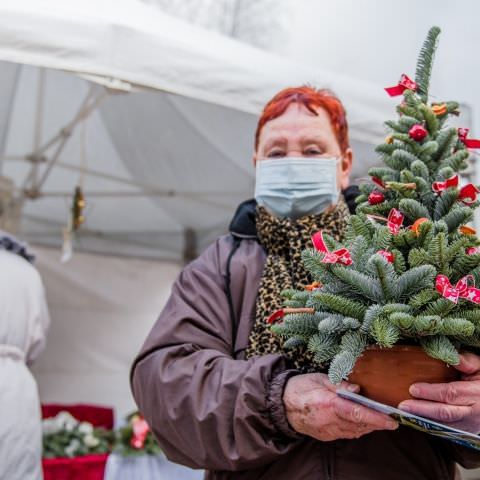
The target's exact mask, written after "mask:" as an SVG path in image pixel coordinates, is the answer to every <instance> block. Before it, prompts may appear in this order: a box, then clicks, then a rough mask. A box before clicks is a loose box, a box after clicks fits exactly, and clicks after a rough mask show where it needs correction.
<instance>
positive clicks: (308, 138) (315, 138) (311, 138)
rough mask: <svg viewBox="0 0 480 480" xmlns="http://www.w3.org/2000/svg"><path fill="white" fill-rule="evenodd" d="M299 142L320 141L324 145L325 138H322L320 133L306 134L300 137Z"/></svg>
mask: <svg viewBox="0 0 480 480" xmlns="http://www.w3.org/2000/svg"><path fill="white" fill-rule="evenodd" d="M301 142H302V143H303V144H307V143H321V144H322V145H324V144H325V143H326V141H325V138H323V137H322V136H321V135H307V136H305V137H302V138H301Z"/></svg>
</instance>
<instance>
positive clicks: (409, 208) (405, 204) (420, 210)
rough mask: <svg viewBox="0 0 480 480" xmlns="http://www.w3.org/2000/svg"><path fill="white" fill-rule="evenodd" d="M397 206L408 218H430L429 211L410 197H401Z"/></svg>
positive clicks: (413, 219)
mask: <svg viewBox="0 0 480 480" xmlns="http://www.w3.org/2000/svg"><path fill="white" fill-rule="evenodd" d="M399 208H400V211H401V212H402V213H404V214H405V215H406V216H407V217H408V218H409V219H410V220H412V221H415V220H417V219H418V218H428V219H429V220H430V212H429V211H428V209H427V207H425V205H422V204H421V203H420V202H418V201H417V200H413V199H411V198H403V199H402V200H400V203H399Z"/></svg>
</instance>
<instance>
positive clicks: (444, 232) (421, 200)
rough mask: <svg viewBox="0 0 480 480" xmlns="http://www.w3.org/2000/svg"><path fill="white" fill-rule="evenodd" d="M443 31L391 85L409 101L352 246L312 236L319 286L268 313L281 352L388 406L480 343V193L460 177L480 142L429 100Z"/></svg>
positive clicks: (451, 107) (309, 258)
mask: <svg viewBox="0 0 480 480" xmlns="http://www.w3.org/2000/svg"><path fill="white" fill-rule="evenodd" d="M439 33H440V29H439V28H438V27H433V28H432V29H430V31H429V33H428V36H427V38H426V40H425V42H424V45H423V47H422V49H421V51H420V55H419V59H418V63H417V69H416V75H415V81H412V80H411V79H409V78H408V77H407V76H406V75H402V78H401V80H400V82H399V84H398V85H397V86H395V87H390V88H387V89H386V90H387V92H388V93H389V94H390V95H391V96H394V95H402V96H403V101H402V102H401V103H400V105H399V106H398V107H397V113H398V118H397V119H396V120H394V121H388V122H386V125H387V127H388V128H389V130H390V131H391V134H390V135H389V136H388V137H387V138H386V139H385V142H384V143H382V144H381V145H379V146H378V147H377V148H376V151H377V153H378V154H379V155H380V156H381V158H382V161H383V165H382V166H380V167H374V168H371V169H370V170H369V175H370V176H371V180H372V182H371V183H368V184H364V185H361V187H360V189H361V192H362V194H361V195H360V196H359V197H358V199H357V202H358V207H357V211H356V214H355V215H353V216H351V217H350V219H349V224H348V229H347V233H346V236H345V239H344V242H342V243H337V242H336V241H335V240H334V239H332V238H331V237H329V236H328V235H323V234H322V232H317V233H315V234H314V235H313V236H312V241H313V246H314V248H312V249H308V250H306V251H304V252H303V262H304V264H305V266H306V268H307V270H308V271H309V273H310V275H311V277H312V279H313V280H314V282H313V283H312V285H310V286H308V287H307V288H306V289H305V290H302V291H297V290H287V291H285V292H284V296H285V298H286V300H285V308H284V309H282V310H281V311H278V312H275V313H274V314H273V315H272V316H271V317H270V319H269V321H270V322H271V323H274V325H272V330H273V332H274V333H275V334H277V335H280V336H281V337H282V338H283V339H284V348H296V347H298V346H299V345H306V346H307V348H308V350H309V351H311V352H312V353H313V354H314V361H315V363H316V364H317V365H318V366H319V368H325V367H326V366H327V365H328V375H329V378H330V380H331V381H332V382H333V383H335V384H337V383H339V382H340V381H341V380H342V379H349V380H350V381H352V382H355V383H358V384H360V386H361V387H362V391H363V393H364V394H365V395H367V396H370V397H371V398H374V399H376V400H379V401H383V402H385V403H389V404H392V405H396V404H397V403H399V402H400V401H401V400H404V399H406V398H409V394H408V387H409V385H410V384H412V383H414V382H415V381H430V382H439V381H449V380H452V379H453V378H455V372H456V370H455V369H454V368H451V367H449V365H456V364H458V363H459V351H460V350H461V349H471V348H475V347H478V346H480V308H479V307H478V304H479V303H480V289H477V288H476V287H475V285H478V286H480V249H479V248H478V245H480V242H479V240H478V239H477V237H476V235H475V230H474V229H473V228H472V227H471V226H469V225H467V224H468V223H469V222H470V221H471V220H472V219H473V214H474V209H475V208H476V207H477V206H478V204H479V202H477V198H476V197H477V193H479V190H478V189H477V187H476V186H475V185H473V184H467V185H464V186H463V187H461V186H460V180H459V173H460V172H461V171H462V170H464V169H466V168H467V166H468V163H467V160H468V158H469V151H468V148H478V147H479V146H480V141H478V140H473V139H469V138H467V137H468V130H467V129H457V128H453V127H451V126H449V125H448V119H449V118H451V116H452V115H455V116H458V115H459V113H460V112H459V108H458V103H456V102H430V101H429V96H428V91H429V83H430V75H431V70H432V63H433V56H434V53H435V49H436V46H437V40H438V36H439ZM412 352H413V353H412ZM383 367H385V368H384V371H383V373H382V371H381V369H382V368H383ZM352 372H353V373H352ZM395 381H400V386H399V387H398V388H397V387H395V386H394V383H395Z"/></svg>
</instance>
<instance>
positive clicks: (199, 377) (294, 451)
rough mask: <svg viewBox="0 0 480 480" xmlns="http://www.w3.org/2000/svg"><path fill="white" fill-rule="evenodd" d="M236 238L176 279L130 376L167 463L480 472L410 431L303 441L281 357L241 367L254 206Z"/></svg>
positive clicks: (469, 459) (244, 468) (475, 461)
mask: <svg viewBox="0 0 480 480" xmlns="http://www.w3.org/2000/svg"><path fill="white" fill-rule="evenodd" d="M346 198H347V202H348V203H350V204H351V200H352V199H351V198H350V199H349V196H348V195H346ZM230 231H231V233H230V234H229V235H225V236H222V237H220V238H219V239H218V240H217V241H216V242H215V243H214V244H213V245H211V246H210V247H209V248H207V250H206V251H205V252H204V253H203V254H202V255H201V256H200V257H198V258H197V259H196V260H194V261H193V262H192V263H190V264H189V265H187V266H186V267H185V268H184V270H183V271H182V272H181V274H180V275H179V277H178V279H177V280H176V282H175V284H174V286H173V289H172V293H171V296H170V298H169V300H168V302H167V304H166V306H165V308H164V310H163V312H162V313H161V314H160V317H159V319H158V320H157V322H156V323H155V325H154V326H153V328H152V331H151V332H150V334H149V336H148V338H147V340H146V342H145V344H144V346H143V348H142V349H141V352H140V353H139V355H138V357H137V358H136V360H135V362H134V364H133V367H132V373H131V385H132V390H133V394H134V397H135V399H136V401H137V403H138V406H139V408H140V410H141V412H142V413H143V414H144V415H145V417H146V419H147V421H148V423H149V424H150V426H151V427H152V429H153V431H154V433H155V436H156V437H157V439H158V441H159V442H160V445H161V447H162V449H163V450H164V452H165V454H166V455H167V457H168V458H169V459H170V460H172V461H174V462H178V463H181V464H183V465H187V466H190V467H192V468H199V469H206V470H207V473H206V477H205V478H206V479H208V480H220V479H221V480H227V479H228V480H247V479H248V480H260V479H261V480H283V479H288V480H293V479H296V480H313V479H315V480H327V479H328V480H331V479H332V480H333V479H335V480H385V479H389V480H406V479H431V480H434V479H435V480H438V479H453V478H454V470H455V462H458V463H460V464H461V465H463V466H464V467H466V468H475V467H477V466H478V467H480V453H479V452H476V451H474V450H469V449H467V448H464V447H460V446H456V445H455V444H453V443H451V442H448V441H445V440H439V439H437V438H435V437H433V436H430V435H427V434H423V433H421V432H418V431H416V430H413V429H409V428H406V427H399V428H398V429H397V430H395V431H377V432H373V433H370V434H368V435H365V436H363V437H361V438H359V439H356V440H336V441H329V442H322V441H318V440H315V439H313V438H311V437H308V436H303V435H300V434H298V433H296V432H295V431H294V430H293V429H292V428H291V427H290V426H289V424H288V422H287V420H286V414H285V410H284V406H283V402H282V395H283V389H284V387H285V384H286V381H287V380H288V379H289V378H290V377H291V376H292V375H296V374H298V373H299V372H297V371H295V370H291V369H289V367H288V364H287V361H286V359H285V358H284V357H283V356H282V355H278V354H275V355H266V356H258V357H254V358H251V359H249V360H245V359H244V350H245V348H246V346H247V343H248V337H249V332H250V330H251V328H252V325H253V321H254V317H255V300H256V293H257V288H258V285H259V282H260V278H261V275H262V269H263V264H264V261H265V256H266V255H265V252H264V250H263V249H262V247H261V246H260V245H259V243H258V242H257V240H256V231H255V203H254V201H250V202H246V203H244V204H242V205H241V206H240V207H239V209H238V210H237V214H236V216H235V218H234V220H233V221H232V224H231V228H230ZM240 239H241V241H240ZM229 299H230V301H229Z"/></svg>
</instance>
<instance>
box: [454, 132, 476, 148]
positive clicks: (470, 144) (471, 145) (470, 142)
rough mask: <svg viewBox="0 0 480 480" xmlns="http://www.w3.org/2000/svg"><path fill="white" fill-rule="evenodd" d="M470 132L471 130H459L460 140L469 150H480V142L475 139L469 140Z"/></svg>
mask: <svg viewBox="0 0 480 480" xmlns="http://www.w3.org/2000/svg"><path fill="white" fill-rule="evenodd" d="M469 131H470V129H469V128H458V129H457V132H458V138H459V139H460V141H461V142H463V144H464V145H465V146H466V147H467V148H480V140H477V139H475V138H469V139H467V137H468V132H469Z"/></svg>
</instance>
